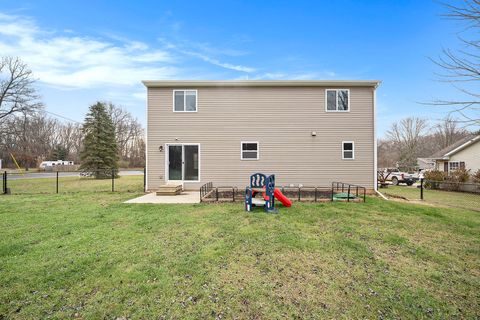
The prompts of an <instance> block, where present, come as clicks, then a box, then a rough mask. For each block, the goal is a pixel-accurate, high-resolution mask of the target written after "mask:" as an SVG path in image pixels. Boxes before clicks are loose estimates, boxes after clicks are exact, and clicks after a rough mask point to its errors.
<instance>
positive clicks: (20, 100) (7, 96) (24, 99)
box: [0, 57, 42, 120]
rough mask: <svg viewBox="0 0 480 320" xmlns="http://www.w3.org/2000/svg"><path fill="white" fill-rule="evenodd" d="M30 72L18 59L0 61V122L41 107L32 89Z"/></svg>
mask: <svg viewBox="0 0 480 320" xmlns="http://www.w3.org/2000/svg"><path fill="white" fill-rule="evenodd" d="M34 83H35V79H34V78H33V73H32V71H31V70H30V69H29V68H28V66H27V65H26V64H25V63H23V62H22V60H20V59H19V58H14V57H2V58H1V60H0V120H2V119H4V118H6V117H7V116H10V115H14V114H20V113H24V114H25V113H30V112H34V111H37V110H39V109H40V108H41V107H42V104H41V102H40V101H39V99H40V97H39V95H38V94H37V91H36V90H35V88H34Z"/></svg>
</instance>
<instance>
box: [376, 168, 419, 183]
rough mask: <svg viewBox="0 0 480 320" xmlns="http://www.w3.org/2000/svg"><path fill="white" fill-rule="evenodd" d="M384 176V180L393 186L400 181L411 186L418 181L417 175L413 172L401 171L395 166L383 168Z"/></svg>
mask: <svg viewBox="0 0 480 320" xmlns="http://www.w3.org/2000/svg"><path fill="white" fill-rule="evenodd" d="M384 176H385V177H386V179H385V180H386V181H391V182H392V184H393V185H394V186H398V185H399V184H400V183H405V184H406V185H407V186H411V185H412V184H414V183H415V182H416V181H418V176H417V175H415V174H411V173H407V172H402V171H400V170H399V169H396V168H391V169H390V168H388V169H385V170H384Z"/></svg>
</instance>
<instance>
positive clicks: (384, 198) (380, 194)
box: [375, 189, 388, 201]
mask: <svg viewBox="0 0 480 320" xmlns="http://www.w3.org/2000/svg"><path fill="white" fill-rule="evenodd" d="M375 192H376V193H377V194H378V195H379V196H380V197H382V198H383V200H387V201H388V198H387V197H385V195H384V194H383V193H381V192H380V191H378V190H377V189H375Z"/></svg>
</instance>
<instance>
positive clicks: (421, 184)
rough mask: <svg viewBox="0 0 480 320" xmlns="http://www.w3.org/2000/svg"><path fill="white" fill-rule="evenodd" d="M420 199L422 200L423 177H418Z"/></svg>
mask: <svg viewBox="0 0 480 320" xmlns="http://www.w3.org/2000/svg"><path fill="white" fill-rule="evenodd" d="M420 200H423V178H421V179H420Z"/></svg>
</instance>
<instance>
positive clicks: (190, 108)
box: [173, 90, 197, 112]
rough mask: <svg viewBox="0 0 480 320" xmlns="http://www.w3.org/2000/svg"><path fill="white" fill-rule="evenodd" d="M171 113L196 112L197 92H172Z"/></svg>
mask: <svg viewBox="0 0 480 320" xmlns="http://www.w3.org/2000/svg"><path fill="white" fill-rule="evenodd" d="M173 111H174V112H196V111H197V91H196V90H173Z"/></svg>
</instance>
